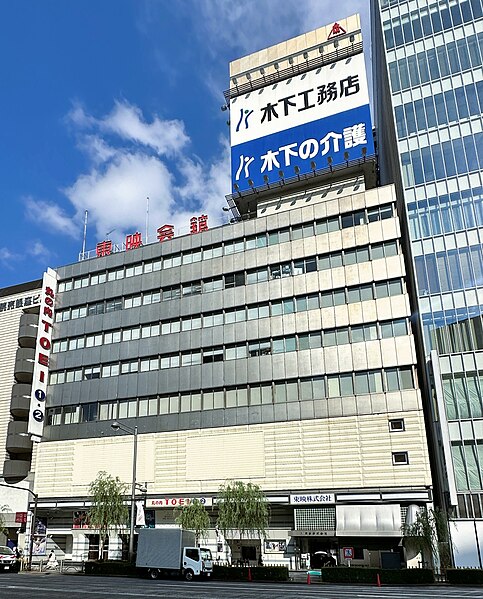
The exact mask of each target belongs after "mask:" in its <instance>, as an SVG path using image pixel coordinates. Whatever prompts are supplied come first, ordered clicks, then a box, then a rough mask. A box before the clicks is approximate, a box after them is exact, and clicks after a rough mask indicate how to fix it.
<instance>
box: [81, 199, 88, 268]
mask: <svg viewBox="0 0 483 599" xmlns="http://www.w3.org/2000/svg"><path fill="white" fill-rule="evenodd" d="M87 214H88V212H87V210H86V211H85V212H84V235H83V236H82V259H84V254H85V253H86V236H87Z"/></svg>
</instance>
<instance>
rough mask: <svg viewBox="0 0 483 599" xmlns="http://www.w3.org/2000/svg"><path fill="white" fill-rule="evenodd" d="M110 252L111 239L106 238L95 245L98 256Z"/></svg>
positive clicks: (108, 254)
mask: <svg viewBox="0 0 483 599" xmlns="http://www.w3.org/2000/svg"><path fill="white" fill-rule="evenodd" d="M111 253H112V241H110V240H109V239H106V240H105V241H101V242H99V243H98V244H97V245H96V256H97V257H98V258H100V257H102V256H110V255H111Z"/></svg>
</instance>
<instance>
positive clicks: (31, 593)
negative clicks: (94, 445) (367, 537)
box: [0, 572, 483, 599]
mask: <svg viewBox="0 0 483 599" xmlns="http://www.w3.org/2000/svg"><path fill="white" fill-rule="evenodd" d="M127 597H135V598H136V599H143V598H152V597H156V598H157V599H226V598H228V597H230V598H233V597H236V598H237V599H292V598H293V599H315V598H316V597H317V598H319V599H320V598H322V597H323V598H324V599H362V598H370V599H373V598H378V599H426V598H436V597H437V598H438V599H473V598H474V599H476V598H477V599H481V598H482V597H483V589H482V588H481V587H479V588H474V587H452V586H447V585H435V586H430V587H425V586H404V587H401V586H382V587H380V588H379V587H377V586H361V585H329V584H321V583H315V584H310V585H307V584H306V583H305V584H304V583H268V582H265V583H257V582H243V583H240V582H222V581H215V580H207V581H199V582H198V581H193V582H184V581H181V580H175V579H168V580H147V579H143V578H121V577H104V576H85V575H82V574H77V575H69V574H60V573H56V572H52V573H33V572H25V573H20V574H11V573H9V574H5V573H3V574H0V599H103V598H106V599H126V598H127Z"/></svg>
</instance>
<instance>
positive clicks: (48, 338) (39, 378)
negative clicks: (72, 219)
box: [28, 268, 57, 443]
mask: <svg viewBox="0 0 483 599" xmlns="http://www.w3.org/2000/svg"><path fill="white" fill-rule="evenodd" d="M56 293H57V273H56V272H55V271H53V270H52V269H51V268H48V269H47V272H46V273H45V274H44V279H43V283H42V293H41V296H40V314H39V326H38V332H37V341H36V343H35V363H34V374H33V380H32V394H31V396H30V411H29V425H28V433H29V435H30V438H31V439H32V441H34V442H35V443H38V442H39V441H41V439H42V435H43V431H44V422H45V400H46V397H47V383H48V380H49V360H50V352H51V348H52V330H53V327H54V308H55V296H56Z"/></svg>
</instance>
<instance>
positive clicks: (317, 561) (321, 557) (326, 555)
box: [308, 537, 339, 568]
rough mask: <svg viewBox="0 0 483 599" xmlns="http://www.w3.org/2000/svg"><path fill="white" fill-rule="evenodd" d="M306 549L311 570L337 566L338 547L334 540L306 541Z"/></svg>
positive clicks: (321, 538) (316, 539)
mask: <svg viewBox="0 0 483 599" xmlns="http://www.w3.org/2000/svg"><path fill="white" fill-rule="evenodd" d="M308 549H309V551H308V552H309V554H310V567H311V568H323V567H326V566H337V562H338V560H337V556H338V555H339V546H338V543H337V541H336V539H327V538H324V537H318V538H315V539H314V538H312V539H308Z"/></svg>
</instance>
